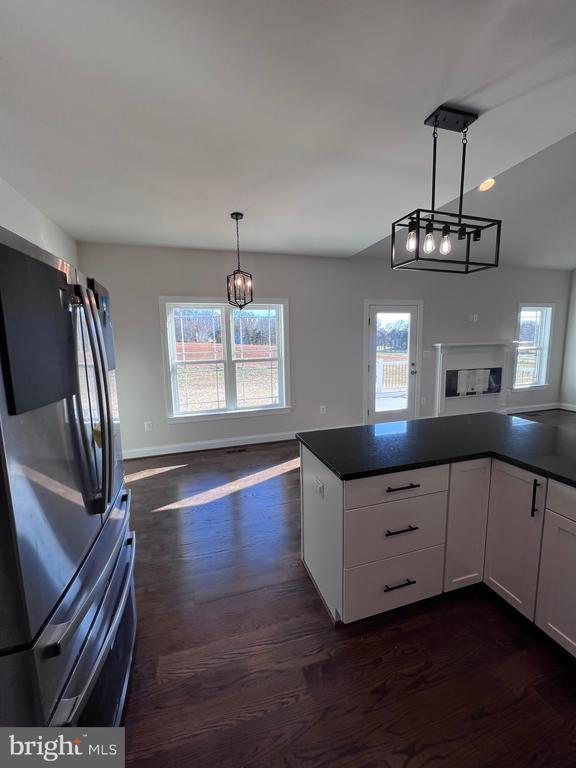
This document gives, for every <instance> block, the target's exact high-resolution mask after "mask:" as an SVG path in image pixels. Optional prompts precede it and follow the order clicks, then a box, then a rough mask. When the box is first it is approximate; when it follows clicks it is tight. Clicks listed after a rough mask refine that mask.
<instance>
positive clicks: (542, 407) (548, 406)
mask: <svg viewBox="0 0 576 768" xmlns="http://www.w3.org/2000/svg"><path fill="white" fill-rule="evenodd" d="M564 407H565V406H563V405H562V404H561V403H538V404H537V405H515V406H514V407H513V408H506V409H505V411H504V413H508V414H513V413H530V412H532V411H550V410H552V409H554V408H564ZM575 410H576V409H575Z"/></svg>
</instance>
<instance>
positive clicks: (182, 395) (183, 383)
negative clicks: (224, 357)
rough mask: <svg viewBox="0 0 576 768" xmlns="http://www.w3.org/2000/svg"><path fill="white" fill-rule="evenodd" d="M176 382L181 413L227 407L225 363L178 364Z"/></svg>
mask: <svg viewBox="0 0 576 768" xmlns="http://www.w3.org/2000/svg"><path fill="white" fill-rule="evenodd" d="M176 382H177V392H178V411H179V413H194V412H195V411H215V410H218V409H222V408H225V407H226V390H225V386H224V364H223V363H193V364H189V363H177V364H176Z"/></svg>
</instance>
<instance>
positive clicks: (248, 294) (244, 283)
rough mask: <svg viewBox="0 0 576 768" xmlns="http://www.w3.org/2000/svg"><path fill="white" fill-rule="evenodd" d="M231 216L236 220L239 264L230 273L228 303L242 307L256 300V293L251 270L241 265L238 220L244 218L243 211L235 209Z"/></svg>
mask: <svg viewBox="0 0 576 768" xmlns="http://www.w3.org/2000/svg"><path fill="white" fill-rule="evenodd" d="M230 218H232V219H234V221H235V222H236V255H237V257H238V266H237V268H236V269H235V270H234V272H232V274H231V275H228V278H227V285H228V303H229V304H232V306H233V307H238V309H242V308H243V307H245V306H246V304H250V303H251V302H252V301H253V300H254V294H253V291H252V275H251V274H250V272H245V271H244V270H243V269H242V267H241V266H240V235H239V232H238V222H239V221H242V219H243V218H244V214H243V213H239V212H238V211H234V213H231V214H230Z"/></svg>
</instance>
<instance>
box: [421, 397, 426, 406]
mask: <svg viewBox="0 0 576 768" xmlns="http://www.w3.org/2000/svg"><path fill="white" fill-rule="evenodd" d="M420 405H426V398H425V397H421V398H420Z"/></svg>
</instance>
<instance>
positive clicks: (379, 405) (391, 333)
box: [367, 304, 419, 423]
mask: <svg viewBox="0 0 576 768" xmlns="http://www.w3.org/2000/svg"><path fill="white" fill-rule="evenodd" d="M418 312H419V307H418V305H417V304H406V305H394V304H382V305H376V304H371V305H370V306H369V312H368V350H369V357H368V385H367V390H368V391H367V420H368V422H370V423H376V422H380V421H399V420H402V419H413V418H415V416H416V410H417V408H416V405H417V403H416V398H417V393H418V386H417V378H418V364H419V359H418V348H419V339H418V322H419V318H418Z"/></svg>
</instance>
